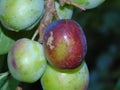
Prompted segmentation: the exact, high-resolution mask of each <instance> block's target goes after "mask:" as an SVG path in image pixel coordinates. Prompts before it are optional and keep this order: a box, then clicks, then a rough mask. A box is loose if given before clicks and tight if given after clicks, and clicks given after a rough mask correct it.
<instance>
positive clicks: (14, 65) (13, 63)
mask: <svg viewBox="0 0 120 90" xmlns="http://www.w3.org/2000/svg"><path fill="white" fill-rule="evenodd" d="M11 63H12V66H13V67H14V69H16V63H15V60H12V62H11Z"/></svg>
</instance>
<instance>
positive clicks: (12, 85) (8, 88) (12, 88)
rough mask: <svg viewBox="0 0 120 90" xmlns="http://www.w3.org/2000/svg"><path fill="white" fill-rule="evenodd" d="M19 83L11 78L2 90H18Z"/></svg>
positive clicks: (0, 89)
mask: <svg viewBox="0 0 120 90" xmlns="http://www.w3.org/2000/svg"><path fill="white" fill-rule="evenodd" d="M18 84H19V81H17V80H15V79H14V78H13V77H12V76H9V77H8V79H7V81H6V82H5V83H4V85H3V86H2V87H1V88H0V90H16V87H17V86H18Z"/></svg>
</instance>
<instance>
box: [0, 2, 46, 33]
mask: <svg viewBox="0 0 120 90" xmlns="http://www.w3.org/2000/svg"><path fill="white" fill-rule="evenodd" d="M43 11H44V0H0V21H1V23H2V24H3V25H4V26H5V27H6V28H7V29H10V30H14V31H19V30H23V29H31V28H30V27H32V28H33V26H34V25H36V22H38V20H40V18H41V16H42V15H43Z"/></svg>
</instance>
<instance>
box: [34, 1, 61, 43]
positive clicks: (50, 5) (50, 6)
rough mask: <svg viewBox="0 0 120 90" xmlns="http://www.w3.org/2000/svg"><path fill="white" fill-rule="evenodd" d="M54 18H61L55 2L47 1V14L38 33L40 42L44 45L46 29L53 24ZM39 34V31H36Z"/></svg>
mask: <svg viewBox="0 0 120 90" xmlns="http://www.w3.org/2000/svg"><path fill="white" fill-rule="evenodd" d="M53 16H55V17H56V18H57V19H59V16H58V14H57V12H56V8H55V1H54V0H46V1H45V14H44V17H43V19H42V21H41V23H40V25H39V27H38V29H37V30H38V33H39V36H40V37H39V42H40V43H43V33H44V29H45V28H46V26H47V25H48V24H50V23H51V22H52V19H53ZM36 32H37V31H36Z"/></svg>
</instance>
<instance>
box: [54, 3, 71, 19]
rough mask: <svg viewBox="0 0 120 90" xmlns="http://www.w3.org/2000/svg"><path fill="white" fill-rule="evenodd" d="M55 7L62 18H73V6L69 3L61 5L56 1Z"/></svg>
mask: <svg viewBox="0 0 120 90" xmlns="http://www.w3.org/2000/svg"><path fill="white" fill-rule="evenodd" d="M55 7H56V10H57V13H58V16H59V18H60V19H71V18H72V14H73V7H72V6H69V5H65V6H60V4H59V3H58V2H55Z"/></svg>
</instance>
